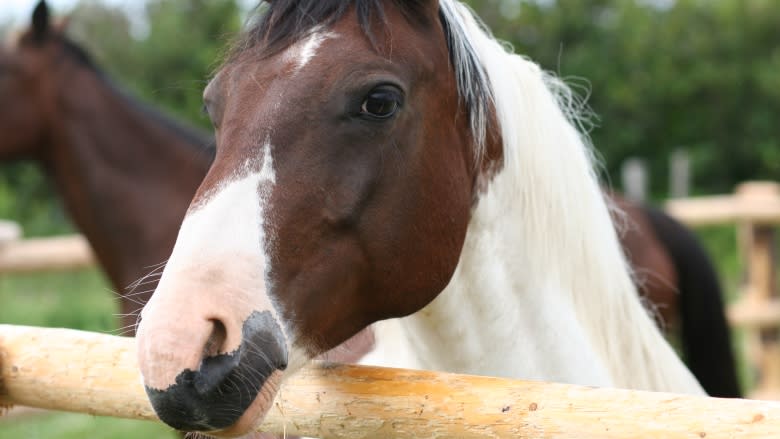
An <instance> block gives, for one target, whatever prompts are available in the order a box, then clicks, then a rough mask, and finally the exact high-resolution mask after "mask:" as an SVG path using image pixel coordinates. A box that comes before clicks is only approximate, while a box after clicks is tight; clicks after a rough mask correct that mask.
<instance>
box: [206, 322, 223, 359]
mask: <svg viewBox="0 0 780 439" xmlns="http://www.w3.org/2000/svg"><path fill="white" fill-rule="evenodd" d="M211 323H212V324H213V325H214V329H213V330H212V331H211V335H210V336H209V339H208V341H206V345H205V346H204V347H203V358H208V357H213V356H216V355H219V353H220V352H224V346H225V340H226V339H227V329H226V328H225V324H224V323H222V322H221V321H219V320H212V321H211Z"/></svg>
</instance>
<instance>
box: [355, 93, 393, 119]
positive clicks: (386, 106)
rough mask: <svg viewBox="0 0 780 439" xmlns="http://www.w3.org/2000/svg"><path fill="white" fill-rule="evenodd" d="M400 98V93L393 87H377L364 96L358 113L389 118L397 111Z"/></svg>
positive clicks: (372, 117)
mask: <svg viewBox="0 0 780 439" xmlns="http://www.w3.org/2000/svg"><path fill="white" fill-rule="evenodd" d="M401 99H402V98H401V93H400V92H399V91H398V90H396V89H395V87H390V86H383V87H377V88H375V89H374V90H372V91H371V92H370V93H369V94H368V96H366V99H365V100H364V101H363V104H362V105H361V106H360V114H361V116H364V117H368V118H371V119H377V120H386V119H390V118H391V117H393V116H395V114H396V113H397V112H398V108H399V107H400V106H401Z"/></svg>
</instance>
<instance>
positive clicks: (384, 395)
mask: <svg viewBox="0 0 780 439" xmlns="http://www.w3.org/2000/svg"><path fill="white" fill-rule="evenodd" d="M134 350H135V343H134V341H133V340H132V339H129V338H120V337H114V336H110V335H102V334H95V333H87V332H82V331H75V330H66V329H42V328H31V327H21V326H10V325H0V404H5V405H12V404H22V405H28V406H33V407H40V408H46V409H54V410H67V411H74V412H82V413H91V414H95V415H104V416H115V417H122V418H132V419H147V420H153V419H155V416H154V413H153V412H152V410H151V408H150V407H149V404H148V402H147V399H146V396H145V395H144V391H143V389H142V386H141V384H140V377H139V375H138V371H137V364H136V361H135V353H134ZM261 428H262V429H264V430H266V431H273V432H278V433H282V432H284V433H287V434H291V435H292V434H299V435H307V436H315V437H323V438H369V437H370V438H394V437H415V438H444V437H449V438H451V437H457V438H487V437H490V438H553V437H554V438H578V439H589V438H599V439H602V438H607V439H609V438H669V439H676V438H695V439H701V438H709V439H718V438H737V439H740V438H762V439H763V438H775V437H780V403H774V402H763V401H749V400H736V399H734V400H726V399H715V398H706V397H692V396H683V395H673V394H665V393H651V392H637V391H628V390H614V389H596V388H587V387H580V386H571V385H564V384H546V383H538V382H525V381H518V380H507V379H499V378H485V377H474V376H464V375H454V374H442V373H434V372H423V371H411V370H398V369H385V368H373V367H360V366H341V365H315V366H311V367H307V368H305V369H303V370H302V371H301V372H300V373H298V374H296V375H295V376H294V377H293V378H291V379H289V380H288V381H287V382H286V383H285V384H284V385H283V386H282V390H281V392H280V396H279V397H278V398H277V400H276V402H275V404H274V408H273V409H272V410H271V412H270V413H269V415H268V417H267V418H266V421H265V422H264V424H263V425H262V427H261Z"/></svg>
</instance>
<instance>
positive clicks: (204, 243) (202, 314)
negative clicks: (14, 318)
mask: <svg viewBox="0 0 780 439" xmlns="http://www.w3.org/2000/svg"><path fill="white" fill-rule="evenodd" d="M238 47H239V49H238V51H237V52H236V53H235V54H234V55H233V56H232V57H231V59H230V60H229V61H228V62H227V63H226V64H225V65H224V66H223V68H222V69H221V70H220V72H219V73H218V74H217V75H216V77H215V78H214V80H213V81H212V82H211V84H210V85H209V86H208V88H207V90H206V92H205V100H206V103H207V107H208V111H209V113H210V115H211V117H212V119H213V122H214V126H215V127H216V131H217V148H218V151H217V155H216V159H215V162H214V164H213V165H212V167H211V169H210V171H209V173H208V175H207V176H206V179H205V181H204V182H203V184H202V185H201V187H200V188H199V190H198V192H197V194H196V196H195V199H194V200H193V202H192V205H191V206H190V210H189V211H188V214H187V216H186V218H185V220H184V223H183V224H182V227H181V231H180V233H179V236H178V239H177V242H176V246H175V247H174V250H173V253H172V255H171V258H170V260H169V262H168V264H167V266H166V268H165V271H164V273H163V276H162V279H161V281H160V283H159V285H158V288H157V290H156V291H155V293H154V295H153V296H152V299H151V300H150V302H149V303H148V304H147V306H146V307H145V308H144V311H143V315H142V321H141V324H140V326H139V331H138V336H137V341H138V355H139V363H140V367H141V371H142V375H143V377H144V384H145V386H146V389H147V393H148V395H149V397H150V400H151V402H152V405H153V406H154V408H155V410H156V411H157V413H158V415H159V416H160V417H161V419H163V420H164V421H165V422H167V423H168V424H169V425H171V426H173V427H175V428H177V429H183V430H194V431H205V432H209V433H213V434H217V435H224V436H236V435H241V434H243V433H245V432H247V431H250V430H251V429H253V428H254V427H255V426H256V425H257V424H258V422H260V420H262V419H263V417H264V415H265V413H267V412H268V411H269V410H271V409H272V401H273V399H274V397H275V394H276V392H277V391H278V389H279V386H280V384H281V383H282V381H283V380H284V379H285V378H286V377H289V376H290V375H292V374H294V373H295V372H296V371H297V370H298V369H299V368H300V367H301V366H302V365H304V364H305V363H306V362H308V361H310V360H311V359H313V358H316V357H317V356H319V355H321V354H322V353H324V352H326V351H328V350H329V349H332V348H334V347H336V346H338V345H339V344H341V343H343V342H345V341H347V340H348V339H350V338H351V337H354V336H356V335H357V334H361V333H362V332H361V331H365V330H366V329H365V328H366V327H368V326H369V325H370V331H372V333H373V337H374V344H373V346H372V350H371V352H370V353H369V354H368V355H367V356H366V357H365V358H364V360H363V361H364V362H366V363H373V364H383V365H392V366H404V367H416V368H429V369H437V370H447V371H455V372H466V373H473V374H486V375H494V376H512V377H523V378H527V379H541V380H552V381H562V382H570V383H580V384H589V385H597V386H620V387H629V388H639V389H651V390H666V391H675V392H689V393H702V389H701V387H700V386H699V384H698V383H697V381H696V380H695V378H694V377H693V376H692V375H691V374H690V372H689V371H688V370H687V369H686V368H685V366H684V365H683V364H682V362H681V361H680V360H679V359H678V358H677V357H676V355H675V353H674V351H673V350H672V349H671V348H670V347H669V345H668V344H667V343H666V342H665V340H664V339H663V337H662V335H661V333H660V332H659V331H658V329H657V328H656V326H655V325H654V324H653V322H652V320H651V319H650V317H649V316H648V314H647V312H646V311H645V309H644V308H643V307H642V305H641V303H640V301H639V299H638V297H637V292H636V288H635V287H634V284H633V283H632V279H631V276H630V274H629V269H628V264H627V262H626V259H625V257H624V256H623V253H622V252H621V249H620V245H619V242H618V238H617V236H616V234H615V230H614V228H613V224H612V221H611V218H610V214H609V210H608V208H607V204H606V202H605V200H604V197H603V195H602V192H601V191H600V189H599V185H598V181H597V178H596V175H595V173H594V171H593V160H592V157H591V154H590V150H589V149H588V148H587V146H586V143H585V142H584V141H583V138H582V136H581V134H580V133H579V132H578V130H577V129H576V128H575V125H573V123H572V120H573V119H571V117H572V116H573V115H572V114H571V110H570V109H571V108H572V105H571V102H572V101H571V94H570V92H569V91H568V89H566V88H565V86H563V85H562V84H561V83H560V82H559V81H557V80H556V79H554V78H552V77H550V76H548V75H546V74H545V73H544V72H542V71H541V70H540V69H539V67H538V66H536V65H535V64H533V63H532V62H530V61H528V60H526V59H524V58H522V57H520V56H516V55H512V54H510V53H507V52H506V50H505V48H504V47H503V46H502V45H501V44H499V43H498V42H496V41H495V40H494V39H492V38H491V37H490V36H489V35H488V34H487V33H486V31H485V30H483V28H482V27H480V25H479V23H478V22H477V20H476V19H475V18H474V17H473V16H472V14H471V12H470V11H468V10H467V9H466V8H465V7H464V6H463V5H462V4H460V3H457V2H456V1H455V0H438V1H437V0H418V1H405V2H400V1H393V0H354V1H336V0H316V1H314V0H296V1H293V0H276V1H274V2H272V3H271V4H270V5H268V6H267V10H266V11H265V13H264V14H263V15H262V16H261V18H260V19H259V21H258V23H257V24H256V25H255V26H254V27H253V28H252V29H251V30H250V31H249V32H248V35H247V37H246V40H245V41H244V42H243V43H242V44H240V45H239V46H238Z"/></svg>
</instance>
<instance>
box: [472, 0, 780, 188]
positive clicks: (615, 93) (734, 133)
mask: <svg viewBox="0 0 780 439" xmlns="http://www.w3.org/2000/svg"><path fill="white" fill-rule="evenodd" d="M469 3H471V5H472V7H474V8H475V10H476V11H477V12H478V13H479V15H481V16H482V17H483V18H484V19H485V20H486V21H487V22H488V23H489V24H490V26H491V27H492V28H493V30H494V32H495V33H496V35H497V36H498V37H500V38H503V39H506V40H508V41H509V42H511V43H512V44H514V46H515V48H516V50H517V51H518V52H519V53H523V54H526V55H527V56H529V57H531V58H532V59H534V60H536V61H538V62H539V63H540V64H541V65H542V66H543V67H544V68H546V69H548V70H552V71H554V72H556V73H558V74H559V75H561V76H563V77H579V78H586V79H587V81H588V82H589V83H590V89H591V91H592V95H591V99H590V104H591V106H592V108H593V109H594V110H595V112H596V113H597V114H598V115H599V116H600V126H599V128H597V129H596V130H594V131H593V132H592V133H591V135H592V138H593V141H594V144H595V145H596V147H597V148H598V149H599V150H600V151H601V153H602V155H603V156H604V157H605V159H606V162H607V168H608V170H609V172H610V175H612V176H613V177H616V176H617V175H618V174H617V171H618V168H619V166H620V164H621V162H622V161H623V160H625V159H626V158H627V157H629V156H641V157H644V158H645V159H646V160H647V161H648V162H649V164H650V165H651V168H652V169H651V171H652V172H651V174H652V175H653V176H655V181H654V186H653V189H654V191H655V193H656V194H663V193H665V190H666V188H665V187H664V185H663V182H665V181H667V180H666V178H665V177H666V175H665V174H666V170H667V163H668V162H667V161H668V157H669V155H670V153H671V152H672V151H673V150H674V149H677V148H681V147H682V148H686V149H688V150H689V151H690V152H691V154H692V157H693V165H694V169H693V174H694V176H695V177H694V178H695V181H694V187H695V189H696V190H697V191H699V192H708V193H714V192H729V191H731V190H732V189H733V186H734V185H735V184H737V183H738V182H740V181H744V180H749V179H759V178H767V179H777V178H778V177H779V176H780V124H778V123H777V119H778V115H780V75H778V74H777V72H778V67H780V34H779V33H778V32H777V30H776V29H777V23H780V8H778V7H777V3H776V2H774V1H772V0H676V1H674V0H668V1H658V0H655V1H649V0H552V1H508V0H503V1H500V0H480V1H471V2H469ZM575 82H579V83H580V84H581V83H582V82H581V81H575ZM613 181H615V182H616V181H618V180H617V179H615V178H613Z"/></svg>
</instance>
